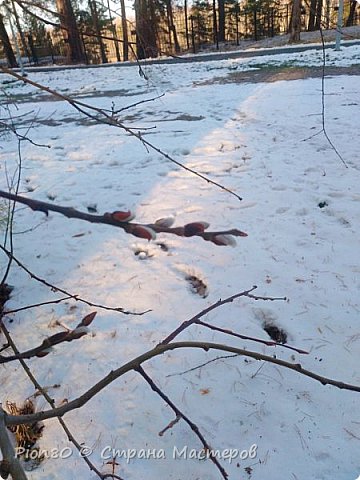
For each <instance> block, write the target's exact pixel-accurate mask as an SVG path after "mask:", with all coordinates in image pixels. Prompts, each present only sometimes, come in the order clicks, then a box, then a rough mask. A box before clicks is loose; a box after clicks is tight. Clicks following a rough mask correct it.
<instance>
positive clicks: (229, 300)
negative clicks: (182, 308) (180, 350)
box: [160, 285, 286, 345]
mask: <svg viewBox="0 0 360 480" xmlns="http://www.w3.org/2000/svg"><path fill="white" fill-rule="evenodd" d="M256 289H257V286H256V285H254V286H253V287H252V288H250V289H249V290H244V291H243V292H240V293H236V294H235V295H231V296H230V297H227V298H225V299H224V300H221V299H220V300H218V301H217V302H215V303H213V304H212V305H210V306H209V307H207V308H205V309H204V310H202V311H201V312H199V313H197V314H196V315H194V316H193V317H192V318H190V319H189V320H185V322H183V323H182V324H181V325H180V326H179V327H177V328H176V329H175V330H174V331H173V332H172V333H170V335H168V336H167V337H166V338H165V339H164V340H163V341H162V342H161V343H160V345H165V344H167V343H170V342H171V341H172V340H174V338H176V337H177V336H178V335H179V334H180V333H181V332H183V331H184V330H185V329H186V328H188V327H190V325H194V324H195V323H197V322H198V320H200V318H202V317H203V316H204V315H207V314H208V313H210V312H211V311H213V310H215V309H216V308H219V307H221V306H223V305H225V304H227V303H232V302H233V301H234V300H236V299H237V298H240V297H249V298H253V299H254V300H271V301H275V300H286V297H279V298H278V297H258V296H256V295H252V294H251V292H253V291H254V290H256Z"/></svg>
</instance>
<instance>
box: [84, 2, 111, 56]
mask: <svg viewBox="0 0 360 480" xmlns="http://www.w3.org/2000/svg"><path fill="white" fill-rule="evenodd" d="M89 7H90V12H91V16H92V20H93V25H94V30H95V34H96V38H97V41H98V44H99V48H100V56H101V63H108V59H107V57H106V51H105V45H104V42H103V39H102V38H101V28H100V22H99V15H98V11H97V8H96V2H95V1H94V0H89Z"/></svg>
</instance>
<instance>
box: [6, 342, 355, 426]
mask: <svg viewBox="0 0 360 480" xmlns="http://www.w3.org/2000/svg"><path fill="white" fill-rule="evenodd" d="M183 348H190V349H192V348H195V349H201V350H205V351H206V352H208V351H209V350H219V351H222V352H229V353H234V354H237V355H242V356H244V357H250V358H254V359H255V360H262V361H265V362H268V363H273V364H275V365H279V366H280V367H285V368H287V369H289V370H293V371H295V372H296V373H299V374H300V375H304V376H306V377H309V378H312V379H313V380H316V381H318V382H320V383H321V384H322V385H332V386H334V387H337V388H339V389H342V390H350V391H353V392H360V386H358V385H352V384H349V383H344V382H341V381H338V380H333V379H331V378H328V377H323V376H321V375H318V374H317V373H314V372H312V371H310V370H306V369H304V368H303V367H302V366H301V365H300V363H290V362H287V361H285V360H281V359H279V358H275V357H273V356H269V355H264V354H262V353H258V352H253V351H251V350H244V349H242V348H237V347H232V346H230V345H224V344H221V343H212V342H186V341H184V342H174V343H169V344H161V345H157V346H156V347H155V348H153V349H152V350H149V351H147V352H145V353H143V354H142V355H139V356H138V357H136V358H134V359H133V360H131V361H129V362H127V363H126V364H124V365H122V366H121V367H119V368H117V369H116V370H112V371H111V372H110V373H109V374H108V375H106V376H105V377H104V378H102V379H101V380H100V381H99V382H98V383H96V384H95V385H93V386H92V387H91V388H89V390H87V391H86V392H85V393H84V394H82V395H81V396H80V397H78V398H76V399H75V400H72V401H70V402H68V403H67V404H65V405H62V406H61V407H57V408H54V409H53V410H45V411H42V412H37V413H34V414H29V415H16V416H13V415H7V417H6V424H7V425H20V424H22V423H33V422H39V421H42V420H46V419H49V418H54V417H62V416H63V415H65V414H66V413H67V412H70V411H72V410H75V409H77V408H80V407H82V406H83V405H85V404H86V403H87V402H88V401H89V400H91V398H93V397H94V396H95V395H97V394H98V393H99V392H100V391H101V390H103V389H104V388H105V387H107V386H108V385H109V384H110V383H112V382H113V381H114V380H116V379H117V378H119V377H121V376H123V375H125V373H128V372H130V371H133V370H137V369H138V368H139V367H140V366H141V365H142V364H143V363H144V362H146V361H148V360H150V359H152V358H154V357H157V356H159V355H162V354H164V353H166V352H169V351H172V350H178V349H183Z"/></svg>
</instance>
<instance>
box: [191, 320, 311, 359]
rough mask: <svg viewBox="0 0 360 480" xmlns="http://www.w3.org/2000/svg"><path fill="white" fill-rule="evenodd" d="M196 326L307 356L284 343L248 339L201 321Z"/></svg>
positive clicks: (253, 338)
mask: <svg viewBox="0 0 360 480" xmlns="http://www.w3.org/2000/svg"><path fill="white" fill-rule="evenodd" d="M195 323H196V325H202V326H203V327H206V328H209V329H210V330H214V331H216V332H221V333H225V334H226V335H231V336H233V337H237V338H241V339H242V340H250V341H252V342H257V343H262V344H263V345H267V346H268V347H276V346H278V347H283V348H287V349H289V350H293V351H294V352H297V353H301V354H308V353H309V352H306V351H305V350H301V349H300V348H296V347H291V346H290V345H286V344H284V343H278V342H274V341H272V340H263V339H261V338H255V337H249V336H247V335H241V334H240V333H236V332H233V331H232V330H229V329H227V328H221V327H217V326H216V325H211V324H210V323H206V322H203V321H202V320H197V321H196V322H195Z"/></svg>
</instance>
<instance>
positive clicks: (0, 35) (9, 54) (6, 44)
mask: <svg viewBox="0 0 360 480" xmlns="http://www.w3.org/2000/svg"><path fill="white" fill-rule="evenodd" d="M0 42H1V43H2V46H3V48H4V53H5V56H6V60H7V63H8V65H9V67H11V68H15V67H17V66H18V64H17V61H16V58H15V55H14V51H13V49H12V46H11V43H10V39H9V36H8V34H7V31H6V28H5V25H4V17H3V15H1V13H0Z"/></svg>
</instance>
